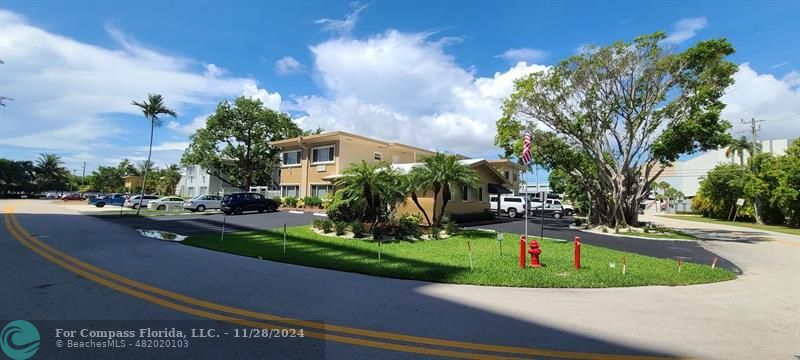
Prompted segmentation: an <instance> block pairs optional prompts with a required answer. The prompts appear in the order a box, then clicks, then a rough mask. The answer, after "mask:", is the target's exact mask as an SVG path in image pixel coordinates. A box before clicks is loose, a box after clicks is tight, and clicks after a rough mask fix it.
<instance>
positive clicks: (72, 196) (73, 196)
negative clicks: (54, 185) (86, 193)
mask: <svg viewBox="0 0 800 360" xmlns="http://www.w3.org/2000/svg"><path fill="white" fill-rule="evenodd" d="M61 200H64V201H70V200H86V198H85V197H83V196H81V194H67V195H64V196H62V197H61Z"/></svg>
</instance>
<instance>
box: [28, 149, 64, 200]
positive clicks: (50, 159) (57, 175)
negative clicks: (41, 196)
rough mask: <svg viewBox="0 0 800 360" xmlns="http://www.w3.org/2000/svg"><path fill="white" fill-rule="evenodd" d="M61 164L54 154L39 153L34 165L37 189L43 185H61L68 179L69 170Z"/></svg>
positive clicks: (40, 188)
mask: <svg viewBox="0 0 800 360" xmlns="http://www.w3.org/2000/svg"><path fill="white" fill-rule="evenodd" d="M63 164H64V163H63V162H62V161H61V158H60V157H59V156H58V155H56V154H39V158H38V159H36V167H35V171H36V176H35V179H36V182H37V183H38V184H39V191H42V188H43V187H45V186H54V185H63V183H65V182H66V181H67V179H69V170H67V169H66V168H65V167H64V166H63Z"/></svg>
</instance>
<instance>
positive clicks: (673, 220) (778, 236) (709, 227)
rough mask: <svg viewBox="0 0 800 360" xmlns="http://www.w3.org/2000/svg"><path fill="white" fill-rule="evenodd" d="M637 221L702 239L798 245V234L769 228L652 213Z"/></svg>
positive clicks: (640, 217) (799, 238)
mask: <svg viewBox="0 0 800 360" xmlns="http://www.w3.org/2000/svg"><path fill="white" fill-rule="evenodd" d="M639 221H644V222H652V223H655V224H660V225H663V226H666V227H669V228H673V229H676V230H680V231H682V232H685V233H687V234H690V235H693V236H696V237H698V238H700V239H704V240H716V241H742V240H743V239H746V240H748V241H788V242H793V243H795V244H797V245H798V246H800V236H797V235H792V234H785V233H779V232H775V231H769V230H761V229H750V228H746V227H742V226H735V225H724V224H711V223H703V222H698V221H691V220H681V219H680V218H678V217H667V216H662V215H657V214H654V213H646V214H644V215H641V216H639Z"/></svg>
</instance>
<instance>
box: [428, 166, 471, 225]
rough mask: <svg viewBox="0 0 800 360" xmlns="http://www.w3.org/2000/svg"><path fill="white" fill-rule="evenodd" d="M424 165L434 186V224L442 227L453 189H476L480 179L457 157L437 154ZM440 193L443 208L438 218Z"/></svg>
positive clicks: (429, 180)
mask: <svg viewBox="0 0 800 360" xmlns="http://www.w3.org/2000/svg"><path fill="white" fill-rule="evenodd" d="M423 163H424V165H423V166H425V167H427V168H428V169H427V170H426V176H427V182H429V183H430V184H431V185H432V186H431V188H432V189H433V223H434V225H436V226H440V225H441V223H442V217H443V216H444V211H445V209H446V208H447V202H448V201H450V194H451V193H452V190H451V189H452V188H453V187H464V186H468V187H470V188H475V187H477V186H478V185H479V184H480V178H479V177H478V173H477V172H476V171H475V170H474V169H473V168H471V167H470V166H469V165H466V164H464V163H462V162H461V161H459V158H458V156H456V155H448V154H442V153H436V154H435V155H433V156H430V157H427V158H425V159H424V160H423ZM439 192H441V193H442V208H441V210H440V211H439V215H438V216H437V215H436V206H437V203H438V197H439V196H438V195H439Z"/></svg>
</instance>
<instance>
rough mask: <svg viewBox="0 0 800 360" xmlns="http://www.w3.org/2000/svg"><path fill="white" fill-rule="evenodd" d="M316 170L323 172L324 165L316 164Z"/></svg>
mask: <svg viewBox="0 0 800 360" xmlns="http://www.w3.org/2000/svg"><path fill="white" fill-rule="evenodd" d="M317 172H325V165H317Z"/></svg>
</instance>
